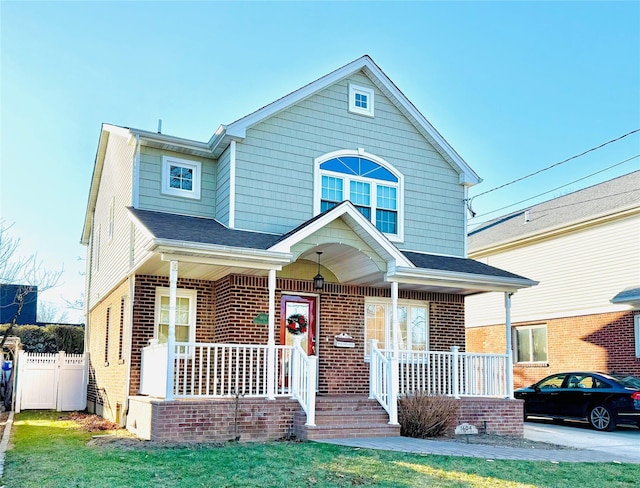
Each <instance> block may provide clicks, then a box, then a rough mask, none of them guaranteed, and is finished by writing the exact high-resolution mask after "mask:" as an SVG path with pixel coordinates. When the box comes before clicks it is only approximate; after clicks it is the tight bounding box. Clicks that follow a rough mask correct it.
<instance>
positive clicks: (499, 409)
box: [454, 398, 524, 437]
mask: <svg viewBox="0 0 640 488" xmlns="http://www.w3.org/2000/svg"><path fill="white" fill-rule="evenodd" d="M459 402H460V410H458V417H457V423H456V425H459V424H462V423H467V424H471V425H474V426H475V427H476V428H477V429H478V432H480V433H482V434H492V435H513V436H518V437H522V436H523V435H524V418H523V403H524V402H523V401H522V400H509V399H504V398H461V399H460V400H459ZM454 428H455V426H454Z"/></svg>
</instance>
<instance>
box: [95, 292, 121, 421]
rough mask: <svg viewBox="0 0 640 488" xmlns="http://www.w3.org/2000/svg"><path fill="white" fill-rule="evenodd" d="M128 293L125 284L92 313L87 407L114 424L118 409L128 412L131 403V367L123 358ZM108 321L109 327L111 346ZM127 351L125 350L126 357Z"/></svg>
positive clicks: (104, 299) (108, 296)
mask: <svg viewBox="0 0 640 488" xmlns="http://www.w3.org/2000/svg"><path fill="white" fill-rule="evenodd" d="M128 293H129V285H128V282H127V281H124V282H123V283H122V284H120V285H119V286H118V287H116V288H115V289H114V290H113V291H112V292H111V293H110V294H109V295H107V296H106V297H104V298H103V299H102V300H101V301H100V303H99V304H98V305H97V306H95V307H94V308H93V310H91V312H90V313H89V325H88V327H89V331H88V335H89V340H88V342H87V351H88V352H89V384H88V387H87V407H88V409H89V411H90V412H96V413H98V414H100V415H102V416H103V417H104V418H106V419H108V420H111V421H113V422H115V421H116V420H117V419H116V417H117V414H118V413H119V412H117V409H118V408H119V406H120V407H122V408H124V405H126V400H127V393H126V391H125V389H126V381H127V368H128V365H127V364H126V360H121V359H120V357H119V356H120V341H121V340H122V338H121V337H120V336H121V332H123V333H125V334H126V331H127V327H126V324H125V327H123V328H121V324H120V321H121V320H122V319H124V318H125V317H126V313H125V312H123V311H122V307H123V306H125V307H126V306H127V305H126V304H127V303H128ZM123 298H124V299H123ZM107 321H108V323H109V337H108V346H107ZM125 339H126V338H125ZM105 348H106V350H105ZM126 351H127V349H126V347H125V348H124V354H125V357H126ZM105 354H106V357H105ZM118 420H119V419H118Z"/></svg>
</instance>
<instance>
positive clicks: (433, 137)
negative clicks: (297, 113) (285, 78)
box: [209, 55, 482, 187]
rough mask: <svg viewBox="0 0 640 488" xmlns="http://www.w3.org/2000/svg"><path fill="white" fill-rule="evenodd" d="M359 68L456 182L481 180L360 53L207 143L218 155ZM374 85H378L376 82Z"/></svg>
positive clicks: (467, 183)
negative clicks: (452, 171) (429, 146)
mask: <svg viewBox="0 0 640 488" xmlns="http://www.w3.org/2000/svg"><path fill="white" fill-rule="evenodd" d="M360 70H363V71H364V72H365V73H366V74H367V76H370V77H374V78H375V79H376V80H378V82H379V83H380V84H381V85H382V87H384V89H385V90H386V91H387V92H388V93H389V94H391V96H392V98H393V99H395V102H396V103H398V104H399V105H400V106H401V107H402V109H403V110H404V111H405V112H406V113H407V114H408V115H409V118H410V119H411V120H412V121H414V123H415V125H416V126H417V128H418V129H419V130H421V132H423V135H425V136H427V138H428V139H429V141H430V142H431V143H432V144H433V145H434V147H435V149H436V150H437V151H438V152H439V153H440V155H441V156H442V157H443V158H444V159H445V160H446V161H448V162H449V163H450V164H451V165H452V166H453V167H455V168H456V169H457V171H458V174H459V183H460V184H461V185H464V186H468V187H469V186H473V185H476V184H478V183H480V182H481V181H482V178H480V177H479V176H478V175H477V174H476V172H475V171H473V169H471V167H470V166H469V165H468V164H467V162H466V161H465V160H464V159H463V158H462V157H461V156H460V155H459V154H458V153H457V152H456V151H455V150H454V149H453V147H451V145H449V143H448V142H447V141H446V140H445V139H444V137H442V135H441V134H440V133H439V132H438V131H437V130H436V129H435V127H433V126H432V125H431V123H429V121H428V120H427V119H426V118H425V117H424V116H423V115H422V114H421V113H420V111H419V110H418V109H417V108H416V107H415V106H414V105H413V103H411V101H410V100H409V99H408V98H407V97H406V96H405V95H404V94H403V93H402V92H401V91H400V89H398V87H396V85H395V84H394V83H393V81H391V79H390V78H389V77H388V76H387V75H386V74H385V73H384V72H383V71H382V70H381V69H380V67H378V65H377V64H376V63H375V62H374V61H373V60H372V59H371V58H370V57H369V56H368V55H364V56H362V57H360V58H358V59H356V60H354V61H352V62H350V63H348V64H346V65H345V66H343V67H341V68H338V69H337V70H335V71H332V72H331V73H328V74H326V75H324V76H323V77H321V78H318V79H317V80H315V81H313V82H311V83H309V84H307V85H305V86H303V87H301V88H299V89H297V90H295V91H293V92H291V93H289V94H288V95H285V96H284V97H282V98H280V99H278V100H276V101H274V102H271V103H270V104H268V105H266V106H264V107H262V108H261V109H258V110H256V111H255V112H252V113H250V114H249V115H246V116H244V117H242V118H240V119H238V120H236V121H235V122H232V123H231V124H229V125H226V126H224V125H221V126H220V127H219V128H218V130H217V131H216V133H215V134H214V135H213V136H212V138H211V140H210V141H209V146H210V147H211V148H212V151H213V152H214V154H215V157H219V156H220V154H222V152H223V151H224V150H225V149H226V146H228V144H229V143H230V141H231V140H234V139H235V140H242V139H244V137H245V136H246V131H247V129H248V128H250V127H252V126H253V125H255V124H257V123H259V122H261V121H263V120H265V119H266V118H268V117H271V116H272V115H274V114H276V113H278V112H280V111H282V110H285V109H286V108H288V107H290V106H291V105H293V104H295V103H298V102H300V101H301V100H304V99H305V98H308V97H310V96H312V95H314V94H315V93H317V92H318V91H320V90H322V89H324V88H326V87H327V86H329V85H331V84H333V83H336V82H338V81H340V80H342V79H344V78H346V77H348V76H350V75H352V74H353V73H356V72H358V71H360ZM374 84H376V85H377V86H378V87H379V88H380V85H379V84H378V83H374Z"/></svg>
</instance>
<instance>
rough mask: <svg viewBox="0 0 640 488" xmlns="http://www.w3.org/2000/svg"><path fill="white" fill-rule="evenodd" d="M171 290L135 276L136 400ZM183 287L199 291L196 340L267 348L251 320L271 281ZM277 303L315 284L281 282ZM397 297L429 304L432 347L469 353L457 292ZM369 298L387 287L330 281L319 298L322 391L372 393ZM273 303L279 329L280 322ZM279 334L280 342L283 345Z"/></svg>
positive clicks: (264, 305)
mask: <svg viewBox="0 0 640 488" xmlns="http://www.w3.org/2000/svg"><path fill="white" fill-rule="evenodd" d="M159 286H161V287H166V286H168V279H167V278H165V277H160V276H136V285H135V290H136V292H135V304H134V316H133V323H134V329H133V338H132V354H131V356H132V357H131V386H130V389H129V392H130V394H131V395H136V394H138V391H139V388H140V358H141V350H142V348H143V347H145V346H147V345H148V344H149V339H152V338H153V332H154V317H155V315H154V314H155V296H156V295H155V293H156V291H155V289H156V287H159ZM178 288H185V289H196V290H198V299H197V306H198V308H197V322H196V340H197V341H201V342H219V343H240V344H243V343H244V344H266V343H267V337H268V329H267V326H264V325H256V324H254V323H253V320H254V318H255V317H256V315H258V314H260V313H266V312H267V311H268V309H269V301H268V300H269V293H268V283H267V278H266V277H259V276H246V275H229V276H226V277H225V278H222V279H220V280H218V281H217V282H215V283H214V282H209V281H200V280H181V279H180V280H178ZM276 288H277V291H276V303H277V304H279V303H280V299H281V297H282V294H283V293H285V294H295V293H307V294H313V293H314V290H313V282H311V281H306V280H294V279H278V280H277V282H276ZM399 296H400V299H407V300H422V301H428V302H429V328H430V332H429V334H430V342H431V344H430V349H431V350H436V351H437V350H440V351H446V350H449V349H450V347H451V346H454V345H457V346H460V347H461V350H463V348H464V301H463V298H462V297H461V296H459V295H446V294H438V293H420V292H414V291H410V292H409V291H407V292H405V291H403V290H400V292H399ZM365 297H390V290H388V289H380V288H370V287H361V286H348V285H340V284H337V283H328V284H327V285H325V289H324V290H323V291H322V293H320V294H319V315H320V320H319V322H320V326H319V328H318V338H317V344H318V347H317V352H318V371H319V392H320V393H328V394H368V393H369V364H368V363H366V362H365V361H364V301H365ZM279 310H280V307H279V306H276V318H275V319H276V324H279V323H280V316H279V313H280V312H279ZM341 332H346V333H348V334H349V335H351V336H352V337H353V338H354V339H355V342H356V347H355V348H353V349H342V348H340V349H338V348H336V347H334V346H333V337H334V336H335V335H337V334H339V333H341ZM278 337H279V335H278V333H276V340H278Z"/></svg>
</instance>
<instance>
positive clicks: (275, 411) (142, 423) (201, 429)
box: [127, 396, 302, 442]
mask: <svg viewBox="0 0 640 488" xmlns="http://www.w3.org/2000/svg"><path fill="white" fill-rule="evenodd" d="M236 407H237V408H236ZM301 410H302V408H301V407H300V404H299V403H298V401H297V400H292V399H289V398H277V399H275V400H266V399H264V398H239V400H238V402H237V404H236V399H235V398H221V399H217V398H216V399H198V400H182V399H180V400H171V401H166V400H163V399H160V398H154V397H147V396H135V397H129V410H128V412H127V430H129V431H130V432H132V433H133V434H135V435H136V436H137V437H139V438H140V439H146V440H151V441H159V442H163V441H164V442H227V441H230V440H235V439H236V437H239V439H238V440H239V441H241V442H244V441H271V440H277V439H281V438H283V437H286V436H289V435H291V434H292V432H293V418H294V414H295V413H296V412H299V411H301ZM236 412H237V413H236Z"/></svg>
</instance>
